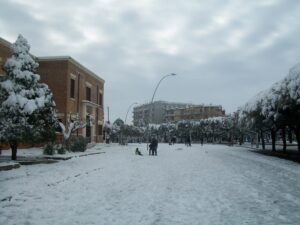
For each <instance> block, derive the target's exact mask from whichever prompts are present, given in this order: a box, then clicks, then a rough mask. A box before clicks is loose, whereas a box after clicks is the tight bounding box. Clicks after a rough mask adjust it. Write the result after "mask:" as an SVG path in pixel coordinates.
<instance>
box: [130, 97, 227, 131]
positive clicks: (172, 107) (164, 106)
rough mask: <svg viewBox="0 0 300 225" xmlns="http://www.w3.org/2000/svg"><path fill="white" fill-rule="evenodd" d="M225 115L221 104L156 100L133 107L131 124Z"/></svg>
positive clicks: (159, 122) (137, 124)
mask: <svg viewBox="0 0 300 225" xmlns="http://www.w3.org/2000/svg"><path fill="white" fill-rule="evenodd" d="M217 116H225V110H223V109H222V106H214V105H195V104H187V103H171V102H165V101H156V102H153V104H152V105H151V104H150V103H149V104H143V105H140V106H137V107H134V109H133V124H134V125H135V126H145V125H147V124H148V123H154V124H161V123H166V122H178V121H181V120H201V119H207V118H210V117H217Z"/></svg>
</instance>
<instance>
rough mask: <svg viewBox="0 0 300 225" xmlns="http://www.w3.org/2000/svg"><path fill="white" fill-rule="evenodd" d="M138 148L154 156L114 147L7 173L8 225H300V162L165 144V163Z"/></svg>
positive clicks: (3, 216)
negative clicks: (95, 153)
mask: <svg viewBox="0 0 300 225" xmlns="http://www.w3.org/2000/svg"><path fill="white" fill-rule="evenodd" d="M103 146H104V145H102V147H103ZM136 146H139V147H140V149H142V152H143V153H146V151H145V145H144V144H142V145H138V144H137V145H129V146H126V147H124V146H117V145H112V146H109V147H103V149H102V150H105V151H106V154H100V155H92V156H86V157H81V158H75V159H71V160H68V161H63V162H59V163H57V164H48V165H34V166H22V167H21V168H20V169H17V170H11V171H5V172H0V224H6V225H9V224H18V225H20V224H26V225H31V224H39V225H43V224H47V225H48V224H49V225H50V224H51V225H52V224H72V225H75V224H83V225H88V224H97V225H119V224H128V225H135V224H137V225H144V224H145V225H146V224H147V225H148V224H149V225H150V224H153V225H154V224H157V225H177V224H178V225H185V224H186V225H193V224H199V225H200V224H201V225H202V224H203V225H204V224H207V225H215V224H222V225H223V224H228V225H235V224H236V225H243V224H251V225H253V224H261V225H268V224H270V225H276V224H289V225H297V224H299V223H300V165H299V164H296V163H293V162H289V161H285V160H281V159H277V158H270V157H267V156H263V155H257V154H255V153H252V152H249V151H246V150H245V149H241V148H235V147H227V146H221V145H205V146H203V147H201V146H200V145H194V146H193V147H191V148H187V147H185V146H184V145H179V144H178V145H175V146H168V145H163V144H160V145H159V149H158V156H157V157H155V156H148V155H147V154H146V155H144V156H135V155H134V149H135V147H136ZM97 147H98V148H99V146H96V148H97Z"/></svg>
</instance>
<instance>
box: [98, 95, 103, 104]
mask: <svg viewBox="0 0 300 225" xmlns="http://www.w3.org/2000/svg"><path fill="white" fill-rule="evenodd" d="M102 98H103V96H102V94H101V93H100V94H99V102H98V104H99V105H101V106H102V104H103V100H102Z"/></svg>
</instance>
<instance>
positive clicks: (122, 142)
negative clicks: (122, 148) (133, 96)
mask: <svg viewBox="0 0 300 225" xmlns="http://www.w3.org/2000/svg"><path fill="white" fill-rule="evenodd" d="M136 104H138V103H137V102H134V103H132V104H131V105H129V107H128V109H127V113H126V116H125V120H124V125H123V127H124V128H125V125H126V120H127V116H128V112H129V110H130V108H131V107H132V106H133V105H136ZM120 139H121V141H120V143H121V144H126V143H125V142H124V141H123V131H122V129H121V137H120Z"/></svg>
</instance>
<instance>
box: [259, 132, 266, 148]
mask: <svg viewBox="0 0 300 225" xmlns="http://www.w3.org/2000/svg"><path fill="white" fill-rule="evenodd" d="M260 137H261V146H262V149H263V150H265V149H266V145H265V137H264V132H263V130H260Z"/></svg>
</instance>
